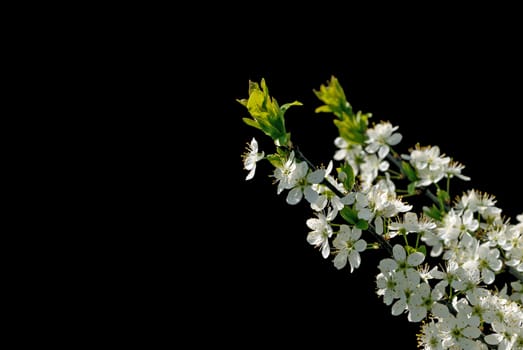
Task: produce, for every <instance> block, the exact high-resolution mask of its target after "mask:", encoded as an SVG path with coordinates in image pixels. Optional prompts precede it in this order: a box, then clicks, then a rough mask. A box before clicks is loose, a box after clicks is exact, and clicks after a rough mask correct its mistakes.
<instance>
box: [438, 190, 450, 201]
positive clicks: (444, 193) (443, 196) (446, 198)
mask: <svg viewBox="0 0 523 350" xmlns="http://www.w3.org/2000/svg"><path fill="white" fill-rule="evenodd" d="M436 195H437V196H438V199H439V200H440V201H441V202H443V203H445V204H448V203H450V195H449V194H448V192H447V191H444V190H442V189H440V188H438V191H437V192H436Z"/></svg>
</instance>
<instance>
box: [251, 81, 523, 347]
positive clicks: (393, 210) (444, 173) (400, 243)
mask: <svg viewBox="0 0 523 350" xmlns="http://www.w3.org/2000/svg"><path fill="white" fill-rule="evenodd" d="M257 87H258V86H257V85H254V86H251V88H252V89H251V90H250V92H251V96H250V97H251V98H250V99H249V100H248V101H247V100H242V101H241V102H242V103H243V104H244V105H245V106H246V107H248V109H249V112H250V113H251V116H252V117H253V119H252V120H253V121H252V120H249V121H248V124H249V125H252V126H255V127H257V128H259V129H261V130H262V131H265V133H266V134H267V135H269V136H271V137H272V138H273V139H274V141H275V145H276V147H277V149H276V152H275V153H273V154H269V155H267V156H265V153H264V152H260V151H259V150H258V144H257V141H256V140H255V138H253V139H252V140H251V143H250V144H249V146H248V151H247V152H246V153H244V154H243V162H244V168H245V169H246V170H248V175H247V177H246V179H247V180H250V179H252V178H253V177H254V173H255V169H256V163H257V162H258V161H261V160H264V159H265V160H268V161H269V162H270V163H271V164H272V165H273V166H274V171H273V173H272V174H271V176H272V177H273V178H274V183H275V184H276V185H277V190H276V192H277V194H281V193H284V191H288V192H287V195H286V202H287V203H288V204H291V205H296V204H298V203H300V202H302V200H303V199H305V201H306V202H308V204H309V205H310V208H311V210H312V214H311V217H310V218H309V219H307V220H306V224H307V227H308V228H309V229H310V231H309V232H308V234H307V237H306V240H307V242H308V243H309V244H311V245H312V246H314V247H315V248H317V249H318V250H319V251H320V252H321V255H322V257H323V258H325V259H332V262H333V265H334V266H335V268H337V269H344V268H348V269H349V271H350V272H353V271H354V270H355V269H357V268H359V267H360V265H361V263H362V259H361V254H363V253H364V252H365V251H367V250H370V249H382V250H383V251H385V252H386V256H385V257H384V258H383V259H382V260H381V261H380V262H379V265H378V268H379V273H378V274H377V276H376V293H377V295H378V296H379V297H381V298H382V300H383V302H384V304H385V305H387V306H390V308H391V313H392V314H393V315H401V314H406V317H407V318H408V320H409V321H411V322H420V323H421V327H420V333H419V334H418V342H419V346H420V347H421V348H423V349H430V350H432V349H442V350H443V349H451V350H454V349H503V350H512V349H514V350H515V349H520V350H521V349H523V214H521V215H518V216H517V217H516V221H517V222H511V221H510V219H508V218H505V217H504V216H503V214H502V210H501V209H500V208H498V207H496V201H495V198H494V197H493V196H491V195H489V194H486V193H482V192H480V191H478V190H475V189H471V190H468V191H467V192H465V193H462V194H461V195H459V196H457V197H456V198H455V199H454V200H451V199H450V180H451V179H453V178H458V179H460V180H465V181H469V180H470V178H469V177H468V176H465V175H463V174H462V170H463V169H464V166H463V165H462V164H460V163H458V162H456V161H454V160H453V159H452V158H451V157H449V156H446V155H444V154H441V152H440V149H439V147H437V146H426V147H421V146H419V145H416V146H415V147H414V148H412V149H410V151H409V152H408V153H405V154H401V153H398V152H396V151H395V150H394V147H396V146H398V145H399V144H400V142H401V140H402V135H401V134H400V133H399V132H397V130H398V127H397V126H393V125H392V124H391V123H390V122H379V123H375V124H374V125H373V126H372V127H368V122H367V119H366V117H365V115H362V114H360V113H359V112H358V114H355V113H353V112H352V108H351V107H350V105H349V104H348V103H347V102H346V101H345V100H344V94H343V91H342V90H341V88H340V87H339V85H338V84H337V81H336V80H334V78H333V80H332V81H331V83H330V85H329V86H327V87H324V86H322V88H321V90H320V91H318V92H316V93H317V95H318V97H319V98H320V100H322V101H324V102H325V103H326V106H323V107H321V108H319V109H318V110H319V111H321V112H326V111H328V112H332V113H333V114H335V115H336V116H337V117H338V118H339V119H338V120H336V122H335V123H336V125H337V126H338V129H339V131H340V136H338V137H336V138H335V139H334V144H335V145H336V146H337V147H338V150H337V151H336V152H335V154H334V155H333V160H331V161H330V162H329V164H328V166H327V167H326V168H325V167H315V166H314V165H313V164H311V163H310V162H309V161H308V160H307V159H306V158H305V156H304V155H303V154H301V152H299V151H298V150H297V148H294V147H292V143H290V140H289V139H287V137H288V133H287V132H286V130H285V128H284V124H282V121H283V112H284V111H285V110H286V108H285V109H283V107H282V108H281V109H280V110H278V108H279V107H278V105H277V104H276V102H274V101H273V100H271V99H270V97H269V96H268V90H266V88H265V87H264V85H263V84H262V87H264V89H263V91H262V90H259V91H260V92H263V93H260V94H257V93H256V91H257V90H256V88H257ZM253 91H254V92H253ZM251 99H252V100H254V102H253V101H251ZM333 101H334V102H333ZM262 102H263V103H262ZM269 103H273V105H272V109H270V110H269V111H273V112H274V111H276V112H274V115H273V116H272V119H271V118H269V117H267V115H268V114H267V113H268V112H267V111H266V110H263V112H264V113H265V114H264V113H261V112H260V111H259V110H258V109H261V108H268V107H266V106H267V105H268V104H269ZM295 104H297V103H295ZM253 106H254V107H253ZM275 106H276V107H275ZM285 106H287V108H288V106H290V105H285ZM282 110H283V111H282ZM269 116H270V115H269ZM367 117H368V116H367ZM263 118H266V119H263ZM270 123H272V124H270ZM266 125H272V126H271V128H268V127H267V126H266ZM284 141H287V144H285V142H284ZM335 162H337V163H336V164H338V165H339V166H338V167H335V166H334V164H335ZM393 167H394V169H393ZM334 169H336V170H335V171H333V170H334ZM441 182H443V183H444V185H441ZM401 187H404V188H403V189H401V190H400V188H401ZM407 195H409V196H426V197H424V198H427V200H429V201H430V203H431V204H432V206H429V205H426V206H423V208H422V210H421V212H419V213H416V212H415V211H414V210H415V208H414V205H412V204H409V203H408V202H406V201H405V198H408V197H407ZM340 222H341V223H340ZM498 278H501V279H502V280H501V283H495V282H496V281H497V279H498ZM498 282H500V281H498ZM500 284H502V285H503V287H502V288H500V289H499V288H498V287H497V286H498V285H500Z"/></svg>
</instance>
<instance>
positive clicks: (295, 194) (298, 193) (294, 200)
mask: <svg viewBox="0 0 523 350" xmlns="http://www.w3.org/2000/svg"><path fill="white" fill-rule="evenodd" d="M302 197H303V192H302V190H301V188H300V187H294V188H293V189H292V190H290V191H289V193H288V194H287V203H288V204H290V205H295V204H298V203H299V202H300V201H301V199H302Z"/></svg>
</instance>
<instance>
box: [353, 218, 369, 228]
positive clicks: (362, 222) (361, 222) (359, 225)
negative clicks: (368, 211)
mask: <svg viewBox="0 0 523 350" xmlns="http://www.w3.org/2000/svg"><path fill="white" fill-rule="evenodd" d="M356 227H357V228H359V229H361V230H366V229H368V228H369V223H368V222H367V221H366V220H363V219H359V220H358V222H357V223H356Z"/></svg>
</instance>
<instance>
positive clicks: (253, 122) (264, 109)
mask: <svg viewBox="0 0 523 350" xmlns="http://www.w3.org/2000/svg"><path fill="white" fill-rule="evenodd" d="M260 86H261V87H260ZM236 101H238V102H239V103H240V104H241V105H242V106H244V107H246V108H247V111H248V112H249V114H250V116H251V118H252V119H249V118H243V121H244V122H245V123H246V124H247V125H249V126H252V127H254V128H257V129H260V130H261V131H263V132H264V133H265V134H266V135H268V136H270V137H271V138H272V139H273V140H274V142H275V143H276V145H278V146H290V144H291V143H290V133H288V132H287V131H286V129H285V118H284V114H285V112H286V111H287V110H288V109H289V108H290V107H291V106H301V105H302V103H301V102H298V101H294V102H291V103H286V104H284V105H283V106H282V107H280V106H279V105H278V102H277V101H276V99H274V98H272V97H271V96H270V95H269V88H268V87H267V84H266V82H265V79H262V80H261V83H260V84H258V83H256V82H253V81H249V98H248V99H237V100H236Z"/></svg>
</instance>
